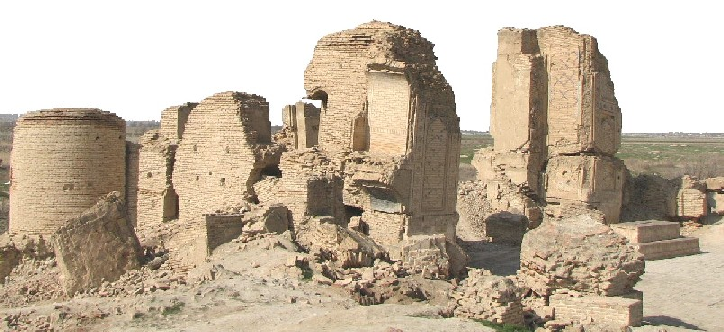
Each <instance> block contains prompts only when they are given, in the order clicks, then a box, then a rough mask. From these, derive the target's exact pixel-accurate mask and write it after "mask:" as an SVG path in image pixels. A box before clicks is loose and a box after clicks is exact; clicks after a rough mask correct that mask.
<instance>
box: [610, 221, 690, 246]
mask: <svg viewBox="0 0 724 332" xmlns="http://www.w3.org/2000/svg"><path fill="white" fill-rule="evenodd" d="M611 228H612V229H613V230H614V231H615V232H616V233H618V234H620V235H621V236H623V237H625V238H626V239H628V241H629V242H630V243H649V242H656V241H662V240H671V239H676V238H678V237H680V236H681V235H680V233H679V229H680V228H681V227H680V226H679V223H678V222H669V221H660V220H646V221H635V222H626V223H620V224H614V225H611Z"/></svg>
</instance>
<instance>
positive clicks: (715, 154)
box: [616, 135, 724, 178]
mask: <svg viewBox="0 0 724 332" xmlns="http://www.w3.org/2000/svg"><path fill="white" fill-rule="evenodd" d="M616 156H617V157H618V158H621V159H622V160H623V161H624V162H625V163H626V167H628V168H629V170H631V172H632V173H633V174H634V175H635V174H657V175H661V176H663V177H665V178H674V177H679V176H682V175H684V174H689V175H693V176H697V177H699V178H707V177H716V176H724V166H720V165H724V164H723V163H724V137H721V136H711V137H703V136H693V137H689V136H683V135H682V136H663V137H662V136H657V135H650V136H644V135H624V136H623V137H622V142H621V148H620V149H619V152H618V154H616Z"/></svg>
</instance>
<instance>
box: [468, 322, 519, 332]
mask: <svg viewBox="0 0 724 332" xmlns="http://www.w3.org/2000/svg"><path fill="white" fill-rule="evenodd" d="M473 320H474V321H476V322H478V323H480V324H482V325H483V326H485V327H489V328H491V329H493V330H495V331H498V332H530V329H528V328H527V327H525V326H520V325H513V324H498V323H493V322H491V321H487V320H483V319H473Z"/></svg>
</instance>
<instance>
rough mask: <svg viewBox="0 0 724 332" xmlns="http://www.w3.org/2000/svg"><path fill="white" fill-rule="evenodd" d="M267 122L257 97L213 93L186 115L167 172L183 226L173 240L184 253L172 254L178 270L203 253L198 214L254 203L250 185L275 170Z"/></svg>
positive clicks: (204, 243) (276, 156) (263, 103)
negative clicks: (267, 172) (178, 264)
mask: <svg viewBox="0 0 724 332" xmlns="http://www.w3.org/2000/svg"><path fill="white" fill-rule="evenodd" d="M268 117H269V105H268V103H267V102H266V100H265V99H264V98H263V97H260V96H257V95H253V94H247V93H242V92H222V93H217V94H215V95H213V96H211V97H209V98H206V99H204V100H203V101H202V102H201V103H199V104H198V105H197V106H196V107H195V108H194V109H193V111H192V112H191V113H190V115H189V118H188V121H187V123H186V127H185V130H184V133H183V139H182V140H181V142H180V144H179V147H178V149H177V151H176V162H175V164H174V169H173V184H174V189H175V191H176V193H177V194H178V196H179V222H181V223H183V224H184V225H187V226H186V227H187V231H186V232H184V233H182V234H178V235H177V236H176V237H175V238H174V240H173V241H174V244H173V247H175V248H182V249H183V251H184V252H183V253H179V254H178V255H176V257H177V259H180V260H182V261H183V262H184V263H183V264H180V266H187V267H188V266H189V264H192V263H193V262H199V261H201V260H203V259H204V258H205V257H206V255H207V254H208V250H209V249H208V247H207V228H208V227H207V225H206V221H207V220H206V218H205V217H204V215H207V214H213V213H216V211H217V210H222V211H226V210H230V209H234V208H238V207H241V206H244V205H245V204H248V202H252V201H254V200H256V194H255V192H254V187H253V184H254V183H255V182H256V181H258V180H260V179H261V177H262V174H263V173H264V172H265V171H266V169H267V168H269V167H271V168H276V165H278V163H279V156H280V153H281V150H279V149H278V147H277V146H276V145H271V135H270V133H271V129H270V124H269V120H268ZM172 257H174V256H173V255H172Z"/></svg>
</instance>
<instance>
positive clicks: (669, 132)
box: [0, 113, 724, 135]
mask: <svg viewBox="0 0 724 332" xmlns="http://www.w3.org/2000/svg"><path fill="white" fill-rule="evenodd" d="M22 114H25V113H0V119H2V118H3V116H13V115H14V116H15V117H16V118H19V117H20V116H21V115H22ZM121 118H122V117H121ZM122 119H123V118H122ZM123 120H124V121H126V122H159V123H160V122H161V120H155V119H153V120H130V119H123ZM0 122H4V121H0ZM283 125H284V124H272V126H276V127H281V126H283ZM460 131H461V132H462V131H474V132H479V133H489V132H490V130H489V129H488V130H479V129H460ZM621 134H622V135H623V134H712V135H724V132H690V131H666V132H664V131H648V132H644V131H622V132H621Z"/></svg>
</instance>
